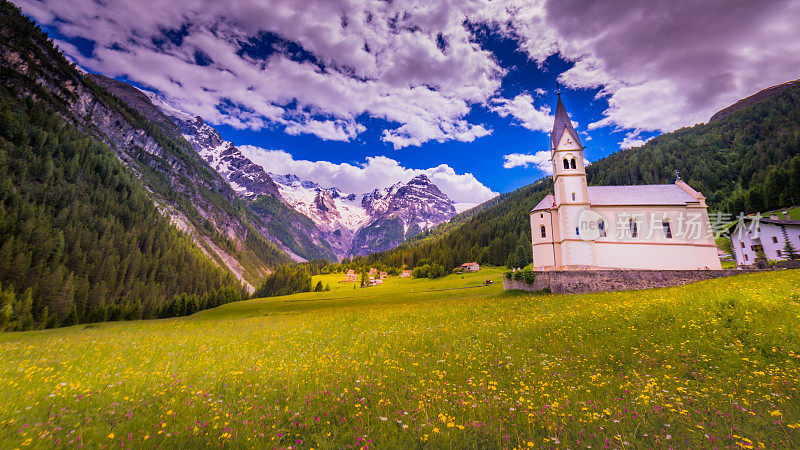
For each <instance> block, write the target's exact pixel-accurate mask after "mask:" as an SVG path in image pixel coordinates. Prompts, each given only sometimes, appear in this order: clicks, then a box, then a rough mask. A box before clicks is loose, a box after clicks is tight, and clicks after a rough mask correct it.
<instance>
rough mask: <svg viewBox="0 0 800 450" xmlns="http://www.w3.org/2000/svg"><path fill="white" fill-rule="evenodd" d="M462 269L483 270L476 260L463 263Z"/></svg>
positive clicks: (467, 270)
mask: <svg viewBox="0 0 800 450" xmlns="http://www.w3.org/2000/svg"><path fill="white" fill-rule="evenodd" d="M461 270H463V271H464V272H477V271H479V270H481V266H479V265H478V263H476V262H468V263H464V264H462V265H461Z"/></svg>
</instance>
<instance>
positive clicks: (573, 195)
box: [572, 192, 575, 202]
mask: <svg viewBox="0 0 800 450" xmlns="http://www.w3.org/2000/svg"><path fill="white" fill-rule="evenodd" d="M572 201H573V202H574V201H575V193H574V192H573V193H572Z"/></svg>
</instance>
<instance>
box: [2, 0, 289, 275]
mask: <svg viewBox="0 0 800 450" xmlns="http://www.w3.org/2000/svg"><path fill="white" fill-rule="evenodd" d="M0 17H2V21H0V37H2V39H3V45H2V46H0V71H2V78H1V79H2V84H3V85H4V86H5V87H6V88H7V89H9V91H10V92H13V94H14V95H16V96H18V97H33V98H35V99H37V101H40V102H42V103H41V107H43V108H46V109H48V110H50V111H56V112H58V113H59V115H60V116H61V117H62V118H63V119H64V120H65V121H66V122H67V123H69V124H70V125H73V126H75V127H76V128H77V129H79V130H80V131H82V132H84V133H86V134H87V135H89V136H91V137H92V138H94V139H95V140H97V141H99V142H102V143H104V144H106V145H107V146H108V147H109V148H110V149H111V150H112V151H113V152H114V153H116V156H117V158H118V159H119V160H120V161H121V162H122V163H123V164H124V166H125V167H126V168H127V169H128V170H129V171H131V172H132V174H133V175H134V176H135V177H136V178H138V180H139V182H140V183H141V184H142V185H143V186H144V188H145V190H146V191H147V192H148V195H149V197H150V199H151V201H154V202H155V203H156V204H157V205H158V207H159V209H160V210H161V212H162V213H163V214H165V215H166V216H168V217H169V218H170V219H171V220H172V221H173V222H174V223H176V224H178V225H179V226H180V227H181V228H182V229H183V230H185V231H186V232H187V233H188V234H190V236H191V237H192V239H193V241H194V242H195V243H196V244H197V245H198V246H200V247H201V248H202V249H203V250H204V252H205V253H206V254H207V255H208V256H209V257H211V258H212V259H213V260H214V261H215V262H216V263H217V264H218V265H220V266H221V267H225V268H227V269H228V270H229V271H230V272H231V273H233V274H234V275H235V276H237V277H238V278H239V279H240V280H242V281H243V282H244V283H249V285H250V286H255V285H257V284H259V283H260V282H261V280H262V279H263V277H264V276H265V275H266V273H268V271H269V269H270V268H271V267H274V266H276V265H279V264H284V263H287V262H289V261H290V259H289V257H288V256H287V255H286V254H285V253H284V252H283V251H282V250H281V249H279V248H278V247H277V246H276V245H274V244H273V243H272V242H270V241H269V240H267V238H266V237H265V236H264V235H263V234H262V233H261V232H260V230H259V228H262V226H263V223H261V222H260V221H259V219H258V218H257V217H255V215H254V214H252V213H249V212H248V211H247V208H246V207H245V205H243V204H242V203H241V201H240V200H239V199H238V197H237V196H236V193H235V192H234V191H233V190H232V189H231V187H230V186H229V185H228V183H227V182H226V181H225V180H224V179H223V178H222V177H221V176H220V175H219V174H218V173H217V172H215V171H214V170H213V169H212V168H211V167H210V166H209V165H208V164H207V163H206V162H205V161H204V160H203V159H202V158H200V156H199V155H197V153H196V152H195V151H194V150H193V149H192V147H191V145H190V144H189V143H188V142H186V140H185V139H184V138H183V137H182V136H181V134H180V132H179V131H178V129H177V128H176V127H175V126H174V125H171V126H170V122H169V119H167V118H165V117H160V116H161V115H160V113H158V115H157V116H153V115H146V114H144V113H142V112H141V111H140V110H137V109H135V108H133V107H131V106H130V105H128V104H127V103H126V102H125V101H123V100H121V99H120V98H118V97H116V96H114V95H112V94H111V93H109V92H108V91H107V90H105V89H104V88H102V87H101V86H100V85H98V84H97V83H95V82H94V81H93V80H92V79H91V77H89V76H86V75H85V74H82V73H81V72H80V71H78V70H77V68H76V67H75V66H74V64H71V63H69V62H68V61H67V60H66V59H65V57H64V56H63V55H62V54H61V53H60V52H59V51H58V49H56V48H55V47H54V46H53V42H52V40H51V39H49V38H48V37H47V35H46V34H44V33H42V32H41V30H40V29H39V27H38V26H36V25H35V24H34V23H33V22H32V21H31V20H29V19H28V18H26V17H24V16H23V15H22V14H21V13H20V12H19V10H18V9H17V8H16V7H15V6H14V5H12V4H10V3H8V2H6V1H0ZM131 89H133V88H131ZM151 108H152V106H151ZM152 109H153V110H154V111H156V112H157V110H155V108H152ZM143 111H144V110H143ZM145 112H146V111H145Z"/></svg>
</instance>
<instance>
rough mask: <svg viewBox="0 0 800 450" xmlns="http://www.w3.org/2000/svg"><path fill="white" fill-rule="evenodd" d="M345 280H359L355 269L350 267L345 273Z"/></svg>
mask: <svg viewBox="0 0 800 450" xmlns="http://www.w3.org/2000/svg"><path fill="white" fill-rule="evenodd" d="M344 281H345V282H346V283H356V282H358V274H357V273H356V271H355V270H352V269H350V270H348V271H347V273H346V274H345V276H344Z"/></svg>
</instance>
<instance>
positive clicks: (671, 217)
mask: <svg viewBox="0 0 800 450" xmlns="http://www.w3.org/2000/svg"><path fill="white" fill-rule="evenodd" d="M587 210H588V211H591V212H592V213H596V214H591V213H590V214H588V215H587V213H585V212H584V211H587ZM558 212H559V216H558V218H559V220H558V222H559V223H560V229H561V230H563V233H561V234H559V235H557V236H556V237H555V239H556V240H557V241H561V242H562V245H561V248H562V252H561V256H562V264H560V265H565V266H589V267H599V268H639V269H704V268H709V269H720V268H721V265H720V262H719V257H718V255H717V249H716V246H715V245H714V239H713V234H712V230H711V229H710V225H709V222H708V216H707V214H706V212H705V208H700V207H691V206H690V207H684V206H647V207H641V206H640V207H625V206H607V207H591V208H587V207H585V206H583V205H575V206H569V205H562V206H561V207H560V208H559V209H558ZM587 217H588V218H589V219H590V220H597V219H599V218H602V219H603V220H604V221H605V230H606V236H598V231H597V229H596V224H595V229H594V231H593V232H594V233H595V234H594V235H592V231H589V230H588V228H586V227H587V223H586V220H587V219H586V218H587ZM631 218H633V219H634V220H635V221H636V224H637V232H638V237H636V238H634V237H632V236H631V234H630V225H629V223H628V220H629V219H631ZM665 219H666V220H668V221H669V223H670V230H671V232H672V237H671V238H668V237H666V235H665V231H664V227H663V224H662V221H663V220H665ZM576 225H578V227H579V228H581V229H580V230H579V233H576V230H575V227H576ZM588 226H589V227H591V224H588ZM534 264H535V265H536V266H539V265H540V264H538V263H536V260H534ZM542 265H544V264H542Z"/></svg>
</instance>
